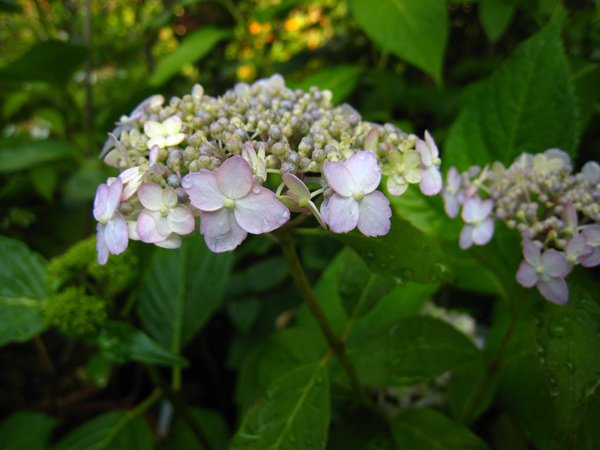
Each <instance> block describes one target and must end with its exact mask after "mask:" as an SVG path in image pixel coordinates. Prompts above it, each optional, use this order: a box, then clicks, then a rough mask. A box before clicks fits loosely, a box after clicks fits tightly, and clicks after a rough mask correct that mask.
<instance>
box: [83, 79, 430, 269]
mask: <svg viewBox="0 0 600 450" xmlns="http://www.w3.org/2000/svg"><path fill="white" fill-rule="evenodd" d="M331 98H332V94H331V92H329V91H326V90H324V91H322V90H320V89H318V88H317V87H312V88H311V89H310V90H309V91H308V92H305V91H303V90H300V89H296V90H292V89H290V88H288V87H287V86H286V85H285V80H284V79H283V77H281V76H280V75H273V76H272V77H270V78H268V79H262V80H258V81H256V82H255V83H253V84H246V83H238V84H237V85H236V86H235V87H234V88H233V89H231V90H228V91H227V92H225V94H224V95H222V96H220V97H212V96H209V95H206V94H205V92H204V89H203V88H202V86H200V85H195V86H194V87H193V88H192V92H191V93H190V94H188V95H184V96H183V97H182V98H178V97H173V98H172V99H171V100H170V101H169V102H166V101H165V99H164V97H162V96H161V95H154V96H152V97H150V98H149V99H147V100H145V101H143V102H142V103H140V105H138V106H137V107H136V108H135V110H134V111H133V112H132V113H131V114H130V115H129V116H123V117H121V120H120V121H119V122H117V124H116V125H117V126H116V128H115V129H114V130H113V131H112V133H110V134H109V139H108V140H107V142H106V144H105V145H104V148H103V150H102V154H101V156H102V157H104V161H105V162H106V163H107V164H109V165H111V166H114V167H116V168H117V169H119V170H120V171H121V174H120V175H119V177H118V178H117V181H116V182H115V181H110V182H109V183H108V184H106V185H102V186H101V187H99V188H98V192H97V197H96V202H95V208H94V216H95V217H96V219H97V220H98V221H99V225H98V255H99V257H98V260H99V262H100V263H101V264H104V263H106V261H107V260H108V256H109V254H110V253H113V254H116V253H120V252H122V251H124V250H125V248H126V247H127V244H128V242H129V240H130V239H132V240H141V241H143V242H147V243H151V244H154V245H158V246H162V247H166V248H177V247H179V246H180V245H182V240H181V238H180V236H183V235H187V234H189V233H191V232H192V231H193V230H194V229H195V228H196V226H197V224H196V218H198V219H199V230H200V233H201V234H203V235H204V238H205V241H206V244H207V246H208V247H209V248H210V249H211V250H212V251H214V252H224V251H231V250H233V249H235V248H236V247H237V246H238V245H240V244H241V243H242V242H243V241H244V239H246V237H247V235H248V234H262V233H269V232H271V231H274V230H276V229H278V228H279V227H282V226H287V225H286V224H287V223H288V222H289V221H290V218H292V214H294V217H295V215H297V214H302V215H306V216H310V215H313V216H315V218H316V223H318V225H319V226H321V227H324V228H329V229H330V230H331V231H333V232H334V233H346V232H349V231H352V230H353V229H355V228H358V230H359V231H360V232H362V233H363V234H365V235H367V236H373V237H376V236H381V235H384V234H386V233H387V232H388V231H389V229H390V224H391V222H390V218H391V216H392V211H391V208H390V202H389V200H388V199H387V198H386V196H385V195H384V194H383V192H381V191H380V190H379V185H380V184H381V181H382V176H383V177H386V178H385V179H384V181H385V183H384V184H386V185H387V186H388V193H389V194H390V195H400V194H402V193H403V192H405V191H406V190H407V189H408V188H409V185H410V184H419V187H420V189H421V191H422V192H423V193H424V194H425V195H435V194H437V193H439V192H440V190H441V187H442V186H441V175H440V172H439V165H440V160H439V155H438V150H437V147H436V145H435V142H434V141H433V139H432V138H431V136H430V135H429V133H426V135H425V140H421V139H419V138H418V137H417V136H415V135H412V134H411V135H409V134H407V133H404V132H403V131H402V130H400V129H399V128H397V127H396V126H394V125H391V124H385V125H378V124H374V123H370V122H365V121H363V120H362V118H361V116H360V114H359V113H358V112H357V111H356V110H354V109H353V108H352V107H351V106H349V105H347V104H344V105H340V106H337V107H334V106H333V105H332V103H331ZM390 180H391V181H390ZM110 183H117V184H116V185H115V187H114V188H111V186H112V185H111V184H110ZM277 184H278V186H277ZM275 186H277V187H275ZM286 188H287V190H286V191H285V192H284V189H286ZM109 191H110V192H109ZM289 226H293V225H289Z"/></svg>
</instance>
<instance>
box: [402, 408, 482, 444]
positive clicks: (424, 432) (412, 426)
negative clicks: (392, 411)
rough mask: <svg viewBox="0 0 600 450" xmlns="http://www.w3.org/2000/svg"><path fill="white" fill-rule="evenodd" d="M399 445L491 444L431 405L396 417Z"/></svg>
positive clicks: (404, 412)
mask: <svg viewBox="0 0 600 450" xmlns="http://www.w3.org/2000/svg"><path fill="white" fill-rule="evenodd" d="M392 433H393V434H394V439H395V441H396V444H397V445H398V448H406V449H419V450H461V449H469V450H486V449H488V446H487V445H486V443H485V442H483V441H482V440H481V439H480V438H479V437H477V436H476V435H475V434H473V433H472V432H471V431H470V430H469V429H468V428H466V427H464V426H462V425H460V424H458V423H456V422H454V421H453V420H450V419H449V418H448V417H446V416H445V415H444V414H442V413H441V412H438V411H434V410H432V409H427V408H414V409H408V410H406V411H403V412H401V413H400V414H398V416H396V417H395V418H394V420H393V421H392Z"/></svg>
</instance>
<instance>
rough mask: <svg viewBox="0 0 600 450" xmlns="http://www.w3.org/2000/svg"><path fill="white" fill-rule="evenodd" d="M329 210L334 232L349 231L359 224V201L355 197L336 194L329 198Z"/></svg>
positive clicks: (328, 215) (328, 222)
mask: <svg viewBox="0 0 600 450" xmlns="http://www.w3.org/2000/svg"><path fill="white" fill-rule="evenodd" d="M328 164H329V163H328ZM327 210H328V211H327V217H328V221H327V224H328V225H329V228H331V231H333V232H334V233H347V232H348V231H351V230H354V229H355V228H356V226H357V225H358V217H359V211H358V202H357V201H356V199H355V198H354V197H343V196H341V195H339V194H335V195H334V196H333V197H331V198H330V199H329V205H328V206H327Z"/></svg>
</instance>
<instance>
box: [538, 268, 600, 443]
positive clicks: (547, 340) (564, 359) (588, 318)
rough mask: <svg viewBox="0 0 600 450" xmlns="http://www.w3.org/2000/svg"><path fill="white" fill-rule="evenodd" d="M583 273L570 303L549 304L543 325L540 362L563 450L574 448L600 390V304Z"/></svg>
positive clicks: (573, 283)
mask: <svg viewBox="0 0 600 450" xmlns="http://www.w3.org/2000/svg"><path fill="white" fill-rule="evenodd" d="M583 275H586V274H584V273H583V272H582V273H576V272H575V273H573V274H571V276H570V277H569V278H570V280H569V302H568V303H567V304H566V305H564V306H559V305H555V304H553V303H550V302H546V301H543V300H541V299H540V301H543V304H542V310H541V312H540V314H539V316H538V319H539V320H538V322H537V343H538V355H539V357H540V361H541V362H542V365H543V366H544V369H545V370H546V372H547V374H548V384H549V386H550V394H551V395H552V398H553V400H554V404H555V405H556V420H557V441H558V444H559V447H558V448H561V449H562V448H565V449H567V448H571V447H572V445H573V442H574V441H575V437H576V434H577V430H578V428H579V423H580V422H581V418H582V416H583V413H584V411H585V408H586V407H587V405H588V403H589V402H590V401H591V399H592V398H593V396H594V394H595V392H596V391H597V389H598V386H599V385H600V335H598V330H600V299H599V296H598V291H597V287H596V285H595V283H594V282H592V280H588V279H586V277H583Z"/></svg>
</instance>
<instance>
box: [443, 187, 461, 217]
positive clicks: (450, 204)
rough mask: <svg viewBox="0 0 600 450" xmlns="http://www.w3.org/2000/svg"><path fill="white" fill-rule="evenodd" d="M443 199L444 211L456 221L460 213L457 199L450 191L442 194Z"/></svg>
mask: <svg viewBox="0 0 600 450" xmlns="http://www.w3.org/2000/svg"><path fill="white" fill-rule="evenodd" d="M442 198H443V199H444V210H445V211H446V214H448V217H450V218H451V219H454V218H455V217H456V216H458V212H459V211H460V205H459V203H458V200H457V199H456V197H455V196H454V195H453V194H451V193H450V192H448V191H444V192H442Z"/></svg>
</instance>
